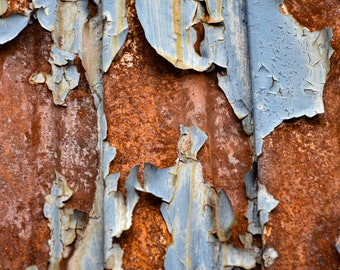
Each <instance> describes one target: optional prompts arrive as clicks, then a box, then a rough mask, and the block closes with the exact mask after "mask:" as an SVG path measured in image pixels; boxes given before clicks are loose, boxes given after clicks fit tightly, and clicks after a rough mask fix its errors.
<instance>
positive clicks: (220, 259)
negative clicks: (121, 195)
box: [136, 126, 255, 269]
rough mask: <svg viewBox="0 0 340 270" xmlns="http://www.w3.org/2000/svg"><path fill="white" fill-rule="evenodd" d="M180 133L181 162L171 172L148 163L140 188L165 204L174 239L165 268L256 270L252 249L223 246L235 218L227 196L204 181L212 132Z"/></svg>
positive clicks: (192, 129)
mask: <svg viewBox="0 0 340 270" xmlns="http://www.w3.org/2000/svg"><path fill="white" fill-rule="evenodd" d="M180 130H181V137H180V139H179V145H178V154H179V158H178V160H177V164H176V165H175V166H173V167H169V168H166V169H157V168H155V167H153V166H151V165H147V166H146V168H145V171H144V187H143V188H141V187H140V186H139V184H137V186H136V188H137V189H138V190H141V191H145V192H151V193H152V194H154V195H155V196H158V197H161V198H162V199H163V201H164V202H163V203H162V205H161V212H162V215H163V218H164V220H165V222H166V225H167V227H168V230H169V232H170V233H171V235H172V238H173V244H172V245H171V246H170V247H169V248H168V250H167V253H166V259H165V262H164V266H165V269H196V268H198V267H199V269H223V268H224V267H228V266H230V267H231V266H240V267H243V268H245V269H251V268H253V267H255V258H254V257H253V256H252V255H251V254H250V253H249V252H248V251H247V250H243V249H238V248H235V247H233V246H232V245H226V244H223V242H225V241H227V240H228V239H229V236H230V230H231V227H232V225H233V224H234V222H235V217H234V212H233V209H232V206H231V202H230V200H229V198H228V197H227V195H226V194H225V192H224V191H223V190H221V191H220V192H219V193H217V192H216V191H215V190H214V189H213V188H212V187H211V186H210V185H208V184H206V183H205V182H204V180H203V174H202V166H201V164H200V162H199V161H197V153H198V151H199V150H200V148H201V147H202V145H203V143H204V142H205V140H206V139H207V136H206V134H205V133H204V132H202V131H201V130H199V129H198V128H197V127H185V126H181V127H180ZM171 185H173V186H172V187H171ZM163 189H165V190H163Z"/></svg>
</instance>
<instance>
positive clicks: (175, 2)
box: [172, 0, 183, 65]
mask: <svg viewBox="0 0 340 270" xmlns="http://www.w3.org/2000/svg"><path fill="white" fill-rule="evenodd" d="M172 8H173V12H174V21H173V28H174V35H175V36H176V41H175V46H176V56H177V62H179V64H180V65H181V63H183V48H182V42H183V38H182V33H181V32H182V31H181V28H182V27H181V24H182V13H181V0H172Z"/></svg>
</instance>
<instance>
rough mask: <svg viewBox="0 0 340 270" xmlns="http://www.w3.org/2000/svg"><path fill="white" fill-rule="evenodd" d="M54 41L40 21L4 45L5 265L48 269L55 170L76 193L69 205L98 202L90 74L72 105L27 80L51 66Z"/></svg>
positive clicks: (1, 251) (1, 172) (0, 250)
mask: <svg viewBox="0 0 340 270" xmlns="http://www.w3.org/2000/svg"><path fill="white" fill-rule="evenodd" d="M51 44H52V41H51V37H50V35H49V34H48V33H47V32H46V31H44V30H43V29H42V28H41V27H40V26H39V24H37V23H34V24H32V25H29V26H28V27H27V28H26V29H25V30H24V31H23V32H22V33H21V34H20V35H19V37H18V38H17V39H15V40H13V41H11V42H9V43H7V44H5V45H1V48H0V66H1V67H2V68H1V69H0V78H1V79H0V89H1V99H0V100H1V108H2V113H1V114H0V121H1V127H2V128H1V131H0V136H1V138H2V143H1V147H0V152H1V164H0V179H1V182H0V183H1V190H2V192H1V193H0V197H1V200H0V208H1V213H2V218H1V221H0V231H1V233H0V235H1V237H0V258H1V260H0V268H1V269H8V268H9V269H25V268H26V267H28V266H30V265H33V264H35V265H37V266H38V267H39V269H46V268H47V263H48V260H49V255H48V253H49V246H48V243H47V240H48V239H49V229H48V226H47V224H48V221H47V219H46V218H44V215H43V206H44V202H45V196H46V195H47V194H49V193H50V190H51V185H52V183H53V181H54V179H55V173H54V171H55V170H57V171H59V172H60V173H61V174H62V175H64V176H65V178H66V179H67V181H68V185H69V187H70V188H71V189H72V190H73V192H74V194H73V196H72V198H70V200H69V201H68V202H67V204H66V205H67V207H69V208H73V209H78V210H80V211H84V212H86V213H89V212H90V210H91V207H92V201H93V196H94V192H95V185H94V179H95V178H96V175H97V167H98V156H97V151H96V145H97V133H96V128H95V127H96V122H97V120H96V112H95V109H94V107H93V100H92V97H91V95H90V94H89V93H88V91H87V89H88V85H87V83H86V80H85V78H84V75H82V76H81V77H80V81H79V86H78V88H77V89H76V90H75V91H74V92H73V93H71V94H70V95H69V96H68V107H67V108H59V107H56V106H55V105H54V104H53V101H52V95H51V92H50V91H49V90H48V89H47V87H45V86H44V85H40V84H38V85H35V84H34V85H32V84H30V83H29V78H30V76H31V75H32V74H33V73H34V72H35V71H36V70H42V71H44V72H45V73H49V72H50V66H49V64H48V58H49V51H50V46H51ZM13 243H15V244H13ZM28 247H29V248H28Z"/></svg>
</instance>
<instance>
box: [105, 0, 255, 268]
mask: <svg viewBox="0 0 340 270" xmlns="http://www.w3.org/2000/svg"><path fill="white" fill-rule="evenodd" d="M128 2H129V4H128V20H129V35H128V40H127V42H126V43H125V45H124V47H123V49H122V50H121V52H120V54H119V55H118V56H117V57H116V59H115V61H114V63H113V64H112V66H111V68H110V70H109V71H108V73H107V74H106V75H105V76H104V84H105V113H106V116H107V121H108V140H109V141H110V144H111V145H113V146H114V147H116V148H117V156H116V158H115V159H114V161H113V163H112V165H111V172H112V173H113V172H121V173H122V176H121V178H120V179H121V180H120V181H121V183H120V186H121V187H122V183H123V182H124V181H125V179H126V177H127V175H128V173H129V171H130V170H131V168H132V167H134V166H135V165H136V164H140V163H143V162H150V163H152V164H154V165H155V166H157V167H160V168H164V167H168V166H172V165H174V164H175V160H176V158H177V143H178V139H179V125H180V124H184V125H187V126H192V125H197V126H198V127H199V128H200V129H201V130H203V131H204V132H206V133H207V135H208V137H209V138H208V140H207V142H206V144H205V145H204V146H203V148H202V150H201V151H200V153H199V157H198V158H199V160H200V161H202V163H203V167H204V177H205V179H206V180H207V181H209V182H210V183H211V184H212V185H213V186H214V187H215V188H216V189H220V188H224V189H225V191H226V192H227V194H228V196H229V197H230V199H231V201H232V204H233V207H234V209H235V212H236V218H237V223H238V224H237V225H236V226H235V229H234V232H233V240H234V242H235V244H236V245H239V243H238V233H244V232H245V231H246V227H247V220H246V218H245V217H244V213H245V212H246V209H247V199H246V195H245V187H244V183H243V176H244V174H245V173H247V172H248V171H249V170H250V168H251V162H252V160H251V156H252V153H251V146H250V144H249V141H248V137H247V136H246V135H245V134H244V132H243V130H242V127H241V124H240V122H239V120H238V119H237V118H236V117H235V115H234V113H233V112H232V109H231V107H230V106H229V104H228V102H227V100H226V98H225V96H224V94H223V92H222V91H221V90H220V89H219V87H218V85H217V78H216V72H211V73H198V72H195V71H192V70H186V71H182V70H179V69H176V68H174V67H173V66H172V65H171V64H170V63H169V62H167V61H166V60H164V59H163V58H162V57H161V56H159V55H158V54H157V53H156V52H155V51H154V50H153V49H152V48H151V46H150V45H149V44H148V42H147V41H146V39H145V37H144V33H143V30H142V28H141V26H140V24H139V22H138V20H137V18H136V12H135V9H134V5H133V3H132V2H133V1H128ZM143 207H146V208H147V206H146V204H144V206H143ZM141 211H147V209H144V210H141ZM152 213H153V214H152V215H154V216H153V217H151V216H150V218H149V219H148V220H145V223H143V222H141V219H140V217H139V215H138V214H137V215H136V214H135V215H134V216H133V223H134V224H135V223H136V224H139V226H141V227H147V226H150V224H149V223H151V222H153V220H154V219H155V218H156V216H158V217H161V214H160V212H156V211H154V212H152ZM158 217H157V220H162V219H158ZM143 224H144V225H143ZM158 226H164V221H163V220H162V222H160V223H159V225H158ZM140 230H144V228H140ZM133 233H134V232H133V231H132V230H130V231H128V232H127V233H126V235H130V234H131V235H132V234H133ZM159 237H160V236H159V235H158V234H150V235H148V236H147V238H146V239H145V240H144V241H139V242H138V243H134V241H136V240H134V239H135V238H133V236H130V237H127V238H126V239H127V240H126V241H132V242H127V243H126V244H125V247H127V246H129V245H131V246H135V245H136V244H138V246H139V247H140V248H141V249H142V250H143V249H147V248H148V247H147V243H150V242H156V243H158V241H159V240H158V238H159ZM162 237H163V238H165V239H166V237H165V236H164V235H163V236H162ZM129 239H131V240H129ZM167 244H169V242H167ZM136 248H137V247H136ZM130 252H132V250H131V249H129V251H127V250H126V251H125V253H124V265H125V266H126V267H131V266H130V265H129V262H130V259H129V258H130V257H131V256H136V255H133V254H131V253H130ZM162 267H163V263H162V264H159V265H158V266H157V267H156V266H155V268H153V269H158V268H162ZM139 268H140V269H150V268H149V267H148V266H147V265H145V264H144V263H143V264H141V265H139Z"/></svg>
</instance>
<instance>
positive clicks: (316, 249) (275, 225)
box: [259, 53, 340, 269]
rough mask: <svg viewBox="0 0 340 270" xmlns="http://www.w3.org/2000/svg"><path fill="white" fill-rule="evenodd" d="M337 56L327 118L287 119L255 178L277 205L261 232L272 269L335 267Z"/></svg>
mask: <svg viewBox="0 0 340 270" xmlns="http://www.w3.org/2000/svg"><path fill="white" fill-rule="evenodd" d="M339 67H340V57H339V54H337V53H334V55H333V57H332V59H331V72H330V74H329V77H328V80H327V82H326V85H325V89H324V103H325V114H324V115H319V116H317V117H314V118H312V119H308V118H303V119H299V120H294V121H288V122H286V123H284V124H282V125H281V126H280V127H279V128H277V129H276V130H275V131H274V132H273V133H272V134H271V135H269V136H268V137H267V138H265V141H264V147H263V154H262V156H261V157H260V159H259V178H260V182H261V183H263V184H265V185H266V187H267V189H268V191H269V192H270V193H271V194H272V195H274V196H275V198H277V199H278V200H279V201H280V204H279V206H278V207H277V208H276V209H275V210H274V211H273V212H272V213H271V215H270V221H269V223H268V224H267V226H266V227H267V228H266V230H265V233H264V244H265V246H272V247H274V248H275V249H276V250H277V251H278V253H279V256H280V257H279V258H278V259H277V260H276V262H275V263H274V264H273V266H272V267H271V268H270V269H338V268H339V267H340V259H339V254H338V253H337V251H336V248H335V246H334V244H335V240H336V237H337V236H338V226H339V220H340V209H339V204H340V197H339V194H340V183H339V179H340V170H339V164H340V148H339V139H340V137H339V134H340V127H339V120H338V119H339V103H340V96H339V90H340V68H339Z"/></svg>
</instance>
